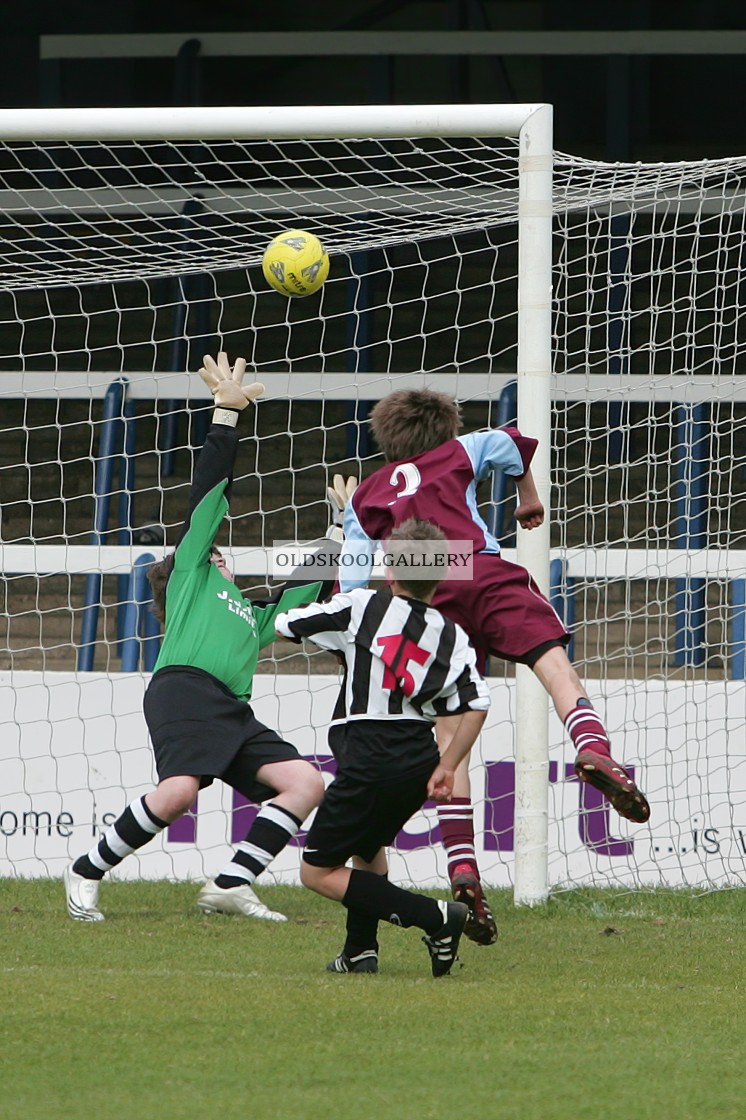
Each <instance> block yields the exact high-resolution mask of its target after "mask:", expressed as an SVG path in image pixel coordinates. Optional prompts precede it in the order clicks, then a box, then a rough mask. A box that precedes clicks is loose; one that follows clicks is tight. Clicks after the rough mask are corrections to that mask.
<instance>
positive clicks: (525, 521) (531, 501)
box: [515, 467, 544, 529]
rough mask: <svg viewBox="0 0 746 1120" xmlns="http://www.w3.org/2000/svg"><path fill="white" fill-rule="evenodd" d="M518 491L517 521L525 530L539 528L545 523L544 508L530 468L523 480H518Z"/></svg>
mask: <svg viewBox="0 0 746 1120" xmlns="http://www.w3.org/2000/svg"><path fill="white" fill-rule="evenodd" d="M516 490H517V491H518V505H517V506H516V510H515V519H516V521H517V522H518V524H519V525H521V526H522V527H523V528H524V529H536V528H538V526H539V525H541V524H542V523H543V521H544V506H543V504H542V502H541V499H540V497H539V493H538V491H537V489H536V483H535V482H534V479H533V475H532V474H531V468H530V467H529V468H528V469H527V471H526V473H525V474H524V475H523V476H522V478H518V479H516Z"/></svg>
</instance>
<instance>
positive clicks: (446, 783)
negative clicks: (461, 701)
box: [427, 709, 487, 801]
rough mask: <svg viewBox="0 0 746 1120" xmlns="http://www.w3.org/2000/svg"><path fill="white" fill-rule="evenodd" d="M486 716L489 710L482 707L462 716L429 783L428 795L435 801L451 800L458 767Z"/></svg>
mask: <svg viewBox="0 0 746 1120" xmlns="http://www.w3.org/2000/svg"><path fill="white" fill-rule="evenodd" d="M486 718H487V712H486V711H483V710H481V709H480V710H474V709H470V710H469V711H468V712H464V714H463V715H462V716H461V720H460V722H459V725H458V727H457V728H456V731H455V734H454V736H453V738H452V739H451V741H450V743H449V744H448V746H447V748H446V749H445V750H444V751H443V755H442V757H441V759H440V762H439V763H438V765H437V766H436V767H435V769H434V770H433V772H432V774H431V776H430V781H429V782H428V783H427V795H428V797H432V798H434V800H435V801H450V800H451V797H452V796H453V782H454V778H455V774H456V768H457V767H458V765H459V763H460V762H462V761H463V759H465V758H466V756H467V755H468V753H469V751H470V750H471V748H472V747H473V746H474V744H475V743H476V741H477V737H478V735H479V732H480V731H481V730H482V724H483V723H484V721H485V719H486Z"/></svg>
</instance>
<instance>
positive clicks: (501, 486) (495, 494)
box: [487, 381, 518, 548]
mask: <svg viewBox="0 0 746 1120" xmlns="http://www.w3.org/2000/svg"><path fill="white" fill-rule="evenodd" d="M517 417H518V382H517V381H508V382H507V384H506V385H504V386H503V388H502V390H501V392H500V396H499V397H498V400H497V407H495V406H494V402H493V403H492V406H491V415H490V425H491V426H492V427H494V428H502V427H504V426H505V425H506V424H515V423H516V422H517ZM507 497H508V479H507V476H506V474H505V471H493V473H492V491H491V494H490V508H489V510H488V512H487V528H488V529H489V531H490V532H491V533H492V535H493V536H494V537H497V539H498V541H500V543H501V544H502V545H504V547H505V548H515V530H511V532H509V533H507V534H506V536H505V539H504V540H503V533H504V532H505V505H506V502H507Z"/></svg>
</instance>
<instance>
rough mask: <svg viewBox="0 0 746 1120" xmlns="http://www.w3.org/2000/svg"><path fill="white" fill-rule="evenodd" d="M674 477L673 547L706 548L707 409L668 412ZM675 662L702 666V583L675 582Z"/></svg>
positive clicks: (704, 631) (681, 407) (704, 636)
mask: <svg viewBox="0 0 746 1120" xmlns="http://www.w3.org/2000/svg"><path fill="white" fill-rule="evenodd" d="M672 420H673V437H674V438H673V462H674V471H675V481H674V501H675V509H676V516H675V519H674V542H673V543H674V547H676V548H685V549H698V548H706V547H707V526H708V517H709V500H710V444H711V439H712V418H711V415H710V408H709V406H708V405H706V404H695V405H692V404H677V405H675V407H674V409H673V415H672ZM675 603H676V613H675V627H676V630H675V635H674V660H675V663H676V664H677V665H687V664H688V665H702V664H703V663H704V661H705V659H706V656H707V625H706V624H707V583H706V581H705V580H704V579H679V580H677V581H676V592H675Z"/></svg>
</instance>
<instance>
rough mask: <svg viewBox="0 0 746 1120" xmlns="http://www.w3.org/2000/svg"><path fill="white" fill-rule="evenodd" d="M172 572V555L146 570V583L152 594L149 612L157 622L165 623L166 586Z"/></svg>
mask: <svg viewBox="0 0 746 1120" xmlns="http://www.w3.org/2000/svg"><path fill="white" fill-rule="evenodd" d="M173 570H174V553H173V552H171V553H170V554H169V555H168V556H164V558H163V559H162V560H158V561H157V562H156V563H155V564H151V565H150V567H149V568H148V583H149V584H150V590H151V591H152V592H153V605H152V607H151V610H152V612H153V614H154V615H155V617H156V618H157V619H158V621H159V622H165V621H166V584H167V583H168V580H169V577H170V575H171V572H172V571H173Z"/></svg>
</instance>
